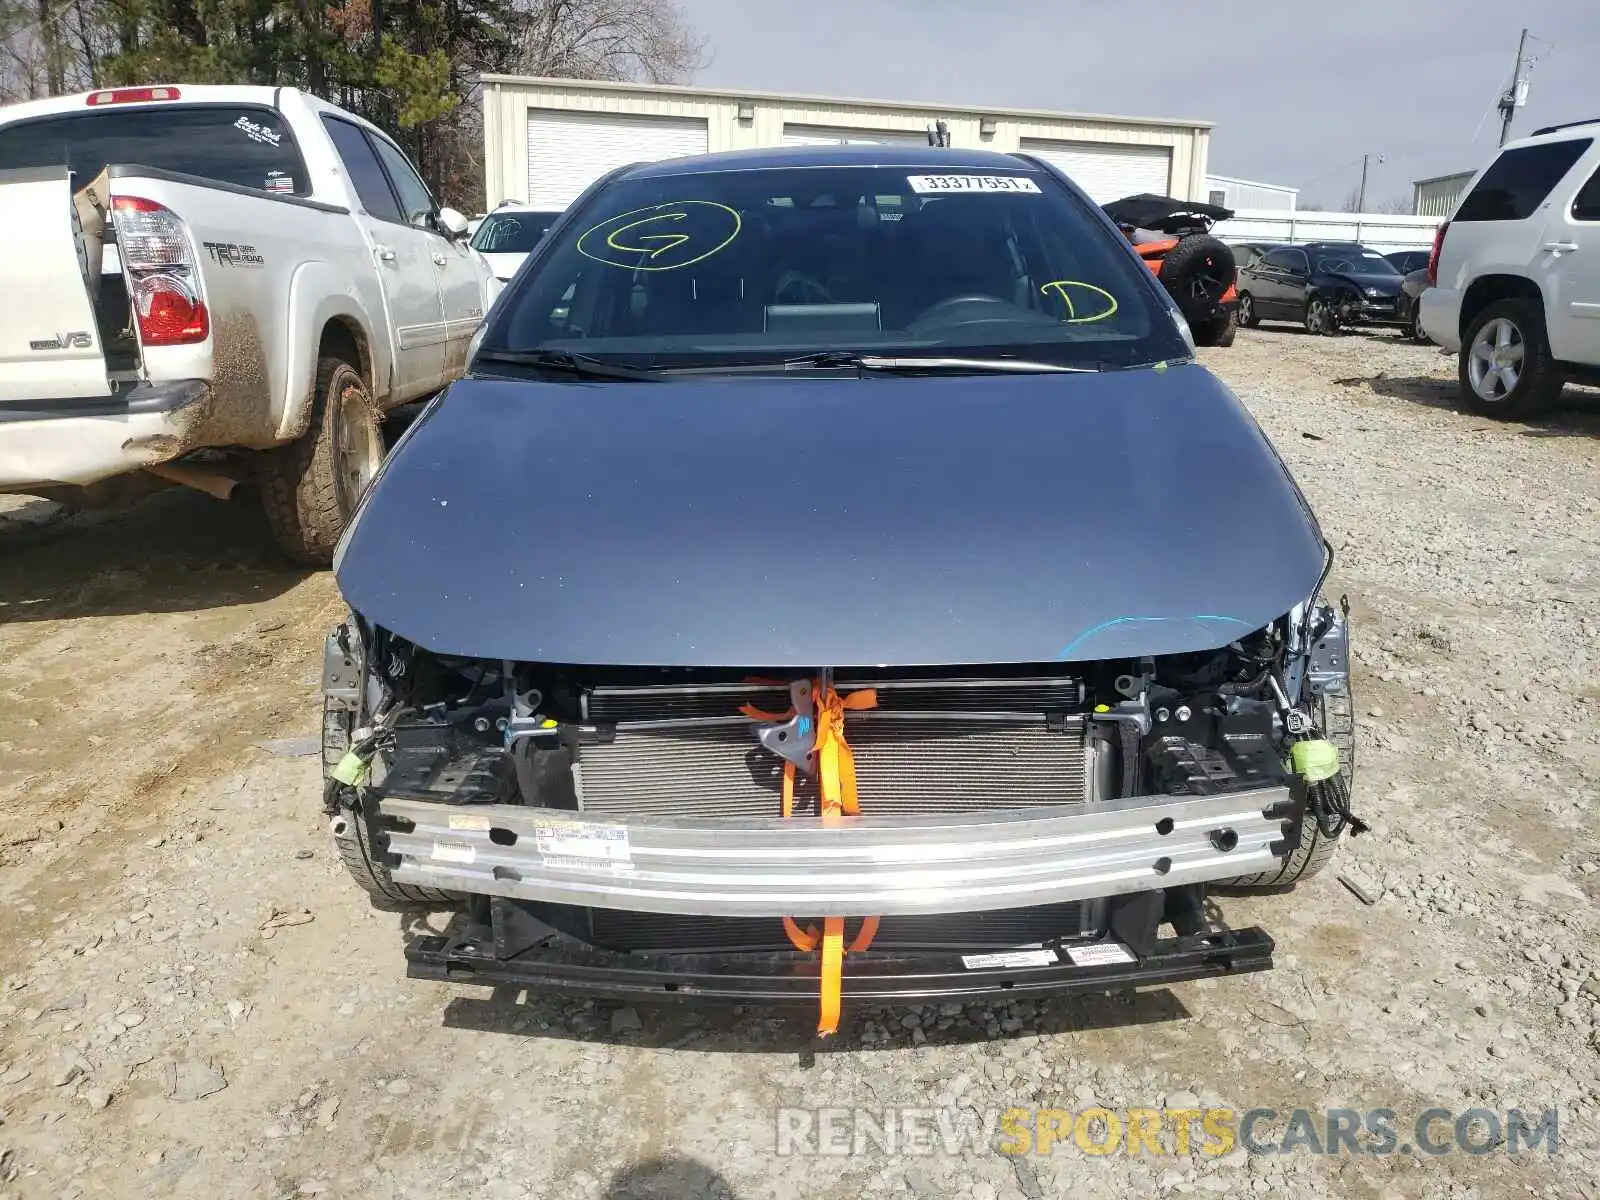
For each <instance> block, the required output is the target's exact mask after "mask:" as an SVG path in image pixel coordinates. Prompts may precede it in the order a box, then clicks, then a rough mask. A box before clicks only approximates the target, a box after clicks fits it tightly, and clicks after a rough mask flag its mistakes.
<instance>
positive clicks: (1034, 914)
mask: <svg viewBox="0 0 1600 1200" xmlns="http://www.w3.org/2000/svg"><path fill="white" fill-rule="evenodd" d="M1100 907H1103V905H1100V904H1099V903H1098V902H1089V903H1068V904H1045V905H1040V906H1038V907H1034V908H1004V909H997V910H995V911H993V912H978V913H941V914H938V915H936V916H920V917H919V916H900V917H885V918H883V921H882V923H881V924H880V925H879V927H878V933H877V936H876V937H874V938H873V940H872V948H873V949H875V950H955V951H961V952H963V953H969V954H971V953H977V952H981V951H993V950H1021V949H1029V948H1034V947H1038V946H1040V945H1041V944H1043V943H1045V942H1047V941H1055V940H1061V939H1065V940H1074V939H1078V938H1083V937H1094V936H1096V935H1097V934H1098V932H1099V931H1098V930H1096V929H1095V928H1093V925H1092V922H1091V919H1090V918H1091V912H1092V910H1095V909H1098V908H1100ZM589 911H590V916H591V919H592V921H593V925H592V930H593V933H592V938H593V941H594V944H595V945H597V946H601V947H603V948H605V949H607V950H616V951H622V952H628V951H653V952H658V953H679V954H688V953H696V952H718V951H721V952H729V951H740V950H752V951H755V950H788V949H790V948H791V947H790V944H789V940H788V938H787V937H786V936H785V935H784V931H783V924H782V923H781V922H780V921H776V920H772V919H770V918H739V917H686V916H674V915H671V914H666V913H647V912H626V911H623V910H620V909H612V908H596V909H591V910H589ZM807 924H813V925H816V926H817V927H818V928H820V927H821V924H822V923H821V921H820V919H805V918H801V919H800V925H801V927H802V928H803V927H804V926H806V925H807ZM857 925H858V922H856V921H853V920H852V921H851V922H849V924H848V925H847V926H846V930H847V931H848V932H849V933H851V934H853V933H854V931H855V929H856V927H857Z"/></svg>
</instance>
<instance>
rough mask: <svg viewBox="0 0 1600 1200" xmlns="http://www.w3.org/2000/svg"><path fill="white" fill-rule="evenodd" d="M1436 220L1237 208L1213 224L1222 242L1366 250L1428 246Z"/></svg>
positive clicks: (1381, 251) (1382, 252) (1363, 214)
mask: <svg viewBox="0 0 1600 1200" xmlns="http://www.w3.org/2000/svg"><path fill="white" fill-rule="evenodd" d="M1438 224H1439V223H1438V221H1436V220H1435V219H1434V218H1432V217H1408V216H1403V215H1402V216H1395V215H1393V214H1391V213H1335V212H1303V211H1302V212H1297V213H1283V212H1272V211H1270V210H1260V209H1257V210H1253V211H1252V210H1250V209H1237V210H1235V212H1234V214H1233V218H1232V220H1228V221H1223V222H1222V223H1221V224H1219V225H1218V226H1217V227H1216V230H1215V232H1216V235H1217V236H1218V237H1219V238H1221V239H1222V240H1223V241H1225V242H1360V243H1361V244H1362V245H1363V246H1365V247H1367V248H1368V249H1369V250H1376V251H1377V252H1378V253H1379V254H1388V253H1390V252H1391V251H1394V250H1427V249H1429V248H1430V247H1431V246H1432V245H1433V231H1434V230H1435V229H1436V228H1438Z"/></svg>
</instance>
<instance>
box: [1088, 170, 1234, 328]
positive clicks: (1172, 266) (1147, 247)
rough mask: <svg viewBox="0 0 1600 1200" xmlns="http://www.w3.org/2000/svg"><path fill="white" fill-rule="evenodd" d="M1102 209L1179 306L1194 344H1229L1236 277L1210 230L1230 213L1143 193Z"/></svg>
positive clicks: (1225, 250)
mask: <svg viewBox="0 0 1600 1200" xmlns="http://www.w3.org/2000/svg"><path fill="white" fill-rule="evenodd" d="M1101 207H1103V208H1104V209H1105V211H1106V215H1107V216H1109V217H1110V218H1111V219H1112V220H1113V221H1115V222H1116V223H1117V227H1118V228H1119V229H1121V230H1122V232H1123V233H1124V234H1125V235H1126V236H1127V239H1128V241H1130V242H1131V243H1133V248H1134V249H1135V250H1137V251H1138V252H1139V257H1140V258H1142V259H1144V261H1145V264H1146V265H1147V266H1148V267H1149V268H1150V269H1151V270H1152V271H1154V272H1155V274H1156V278H1157V279H1159V280H1161V282H1162V284H1163V285H1164V286H1165V287H1166V289H1167V291H1168V292H1170V293H1171V295H1172V298H1173V299H1174V300H1176V301H1177V302H1178V308H1179V309H1180V310H1181V311H1182V313H1183V315H1184V318H1185V319H1186V320H1187V321H1188V322H1189V328H1190V330H1192V331H1193V333H1194V340H1195V342H1196V343H1197V344H1198V345H1201V346H1231V345H1233V335H1234V333H1235V331H1236V330H1237V329H1238V327H1239V289H1238V286H1237V283H1238V274H1239V273H1238V270H1237V268H1236V266H1235V263H1234V259H1233V251H1232V250H1230V249H1228V247H1227V245H1226V244H1225V243H1223V242H1221V241H1219V240H1218V239H1216V238H1214V237H1212V236H1211V227H1212V226H1213V225H1215V224H1216V223H1217V222H1218V221H1225V220H1227V219H1228V218H1229V217H1231V216H1233V210H1232V209H1231V208H1219V207H1218V206H1217V205H1215V204H1200V203H1198V202H1196V201H1193V200H1174V199H1173V198H1172V197H1171V196H1152V195H1150V194H1148V193H1145V194H1142V195H1138V196H1128V197H1126V198H1125V199H1122V200H1113V201H1112V202H1111V203H1110V204H1106V205H1102V206H1101Z"/></svg>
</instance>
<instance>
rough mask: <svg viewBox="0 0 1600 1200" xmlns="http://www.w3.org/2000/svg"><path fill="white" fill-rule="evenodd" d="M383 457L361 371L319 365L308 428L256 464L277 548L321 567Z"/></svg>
mask: <svg viewBox="0 0 1600 1200" xmlns="http://www.w3.org/2000/svg"><path fill="white" fill-rule="evenodd" d="M383 454H384V446H383V433H382V430H381V429H380V427H379V425H378V413H377V409H376V407H375V406H374V405H373V403H372V398H371V397H370V396H369V395H368V393H367V385H366V384H365V383H364V382H363V381H362V379H361V374H360V372H359V371H357V370H356V369H355V368H354V367H353V366H351V365H350V364H349V363H347V362H345V361H344V360H343V359H340V358H332V357H327V358H322V359H320V360H319V361H318V363H317V389H316V393H315V401H314V403H313V407H312V410H311V425H310V428H308V429H307V430H306V431H305V433H304V434H303V435H302V436H301V437H300V438H299V439H298V440H296V441H294V442H291V443H290V444H289V445H287V446H282V447H280V448H278V449H276V450H273V451H270V452H269V453H268V454H267V455H266V456H265V459H264V460H263V463H262V469H261V499H262V504H263V507H264V508H265V509H266V514H267V524H268V526H269V527H270V528H271V530H272V536H273V539H274V540H275V541H276V542H277V543H278V546H279V548H281V549H282V550H283V552H284V553H285V554H287V555H288V556H289V557H290V558H292V559H294V560H295V561H296V562H298V563H303V564H305V565H306V566H312V567H325V566H328V565H329V564H330V563H331V562H332V561H333V550H334V547H335V546H336V545H338V542H339V537H340V535H341V534H343V533H344V527H345V525H346V524H347V523H348V522H349V520H350V517H351V515H352V514H353V513H354V512H355V510H356V505H357V504H359V503H360V502H361V497H362V496H363V495H365V493H366V490H367V487H368V486H369V485H370V484H371V483H372V480H373V477H374V476H375V475H376V474H377V473H378V467H379V465H380V464H381V463H382V462H383Z"/></svg>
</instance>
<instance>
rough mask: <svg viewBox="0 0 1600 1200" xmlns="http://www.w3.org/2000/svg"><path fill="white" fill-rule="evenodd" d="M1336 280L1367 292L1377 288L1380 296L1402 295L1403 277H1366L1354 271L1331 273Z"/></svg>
mask: <svg viewBox="0 0 1600 1200" xmlns="http://www.w3.org/2000/svg"><path fill="white" fill-rule="evenodd" d="M1328 274H1329V275H1330V276H1331V277H1333V278H1334V279H1345V280H1348V281H1349V282H1351V283H1353V284H1355V285H1356V287H1358V288H1361V289H1362V290H1363V291H1365V290H1366V289H1367V288H1376V289H1377V291H1378V294H1379V295H1380V296H1398V295H1399V294H1400V281H1401V280H1402V279H1404V278H1405V277H1404V276H1403V275H1364V274H1357V273H1355V272H1352V271H1329V272H1328Z"/></svg>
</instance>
